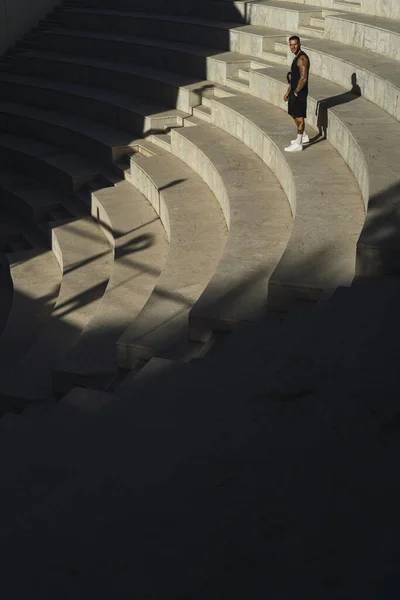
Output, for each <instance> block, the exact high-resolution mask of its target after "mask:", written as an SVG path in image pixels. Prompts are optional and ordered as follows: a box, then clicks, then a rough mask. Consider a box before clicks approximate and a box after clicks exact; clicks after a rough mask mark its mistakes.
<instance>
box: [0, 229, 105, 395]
mask: <svg viewBox="0 0 400 600" xmlns="http://www.w3.org/2000/svg"><path fill="white" fill-rule="evenodd" d="M51 228H52V235H53V238H55V239H56V240H57V245H58V247H59V248H60V254H61V264H62V271H63V275H62V281H61V288H60V291H59V294H58V297H57V302H56V304H55V307H54V309H53V311H52V312H51V315H50V322H49V323H48V324H47V326H46V327H45V328H44V329H43V330H42V332H41V333H40V335H39V337H38V338H37V339H36V341H35V343H34V345H33V346H32V347H31V349H30V350H29V352H28V353H27V354H26V355H25V356H24V358H23V359H22V360H21V361H20V362H19V363H18V364H17V365H16V366H15V368H14V369H13V371H12V372H11V373H10V374H9V377H8V378H7V379H6V380H4V381H3V382H2V386H1V389H0V394H1V397H2V404H3V405H4V403H6V402H10V403H11V404H12V403H13V402H17V403H21V402H22V403H25V402H26V403H29V402H34V401H38V400H39V401H42V400H49V399H51V397H52V390H51V371H52V368H54V366H55V365H56V364H57V362H58V361H59V360H60V358H61V357H62V356H63V355H65V353H66V352H67V350H68V349H69V348H70V347H71V346H72V345H73V344H74V343H75V342H76V340H77V338H78V337H79V335H80V333H81V331H82V330H83V329H84V327H85V326H86V324H87V323H88V321H89V320H90V318H92V317H93V316H94V314H95V311H96V310H97V308H98V305H99V301H100V300H101V297H102V296H103V294H104V291H105V289H106V286H107V283H108V280H109V277H110V273H111V269H112V253H111V252H110V247H109V244H108V242H107V241H106V238H105V237H104V235H103V234H102V232H101V231H100V229H99V226H98V225H97V224H96V223H94V221H93V220H92V219H91V218H90V217H82V218H80V219H70V220H69V221H67V222H62V223H60V224H57V223H53V224H51Z"/></svg>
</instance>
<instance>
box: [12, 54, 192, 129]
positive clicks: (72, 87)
mask: <svg viewBox="0 0 400 600" xmlns="http://www.w3.org/2000/svg"><path fill="white" fill-rule="evenodd" d="M51 58H53V59H54V56H53V55H51ZM89 64H92V63H90V61H89ZM2 81H5V82H15V83H20V84H21V85H29V86H32V87H40V88H44V89H48V90H56V91H59V92H63V93H68V94H75V95H78V96H85V97H87V98H92V99H94V100H100V101H103V102H109V103H110V104H115V105H116V106H121V107H123V108H125V109H128V110H132V112H135V113H139V114H142V115H143V116H145V115H148V116H157V115H161V114H162V115H165V114H166V113H167V114H168V115H176V116H179V117H184V116H185V113H184V112H183V111H180V110H178V109H170V108H168V107H166V106H164V105H163V104H162V103H156V102H150V101H149V100H146V101H144V100H143V99H141V98H140V97H138V96H132V95H129V96H128V95H127V94H121V93H118V92H114V91H112V90H107V89H106V88H101V89H100V88H94V87H92V86H87V85H83V84H77V83H72V82H63V81H55V80H49V79H41V78H39V77H31V76H23V75H17V74H14V73H0V82H2Z"/></svg>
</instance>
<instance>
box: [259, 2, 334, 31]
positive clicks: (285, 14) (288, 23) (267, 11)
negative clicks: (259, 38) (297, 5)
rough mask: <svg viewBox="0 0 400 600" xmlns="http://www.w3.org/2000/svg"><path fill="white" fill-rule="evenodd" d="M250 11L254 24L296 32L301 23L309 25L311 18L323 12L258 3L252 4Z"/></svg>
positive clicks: (319, 15) (317, 16) (318, 16)
mask: <svg viewBox="0 0 400 600" xmlns="http://www.w3.org/2000/svg"><path fill="white" fill-rule="evenodd" d="M249 12H250V23H251V24H252V25H259V26H261V27H272V28H273V29H281V30H283V31H294V32H295V31H297V30H298V28H299V27H300V26H301V25H306V26H307V25H308V24H309V22H310V18H312V17H315V18H320V17H321V14H322V12H321V10H310V11H296V10H290V9H285V8H276V7H274V6H268V4H256V3H255V4H251V5H250V9H249Z"/></svg>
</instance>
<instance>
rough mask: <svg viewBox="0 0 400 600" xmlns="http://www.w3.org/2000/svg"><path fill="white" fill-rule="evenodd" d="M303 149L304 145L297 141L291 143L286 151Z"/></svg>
mask: <svg viewBox="0 0 400 600" xmlns="http://www.w3.org/2000/svg"><path fill="white" fill-rule="evenodd" d="M301 150H303V145H302V144H298V143H297V142H295V143H294V144H290V146H288V147H287V148H285V152H301Z"/></svg>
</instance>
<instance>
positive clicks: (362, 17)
mask: <svg viewBox="0 0 400 600" xmlns="http://www.w3.org/2000/svg"><path fill="white" fill-rule="evenodd" d="M329 16H330V17H333V18H335V19H340V20H344V21H354V22H355V23H363V24H365V25H370V26H371V27H373V28H376V29H383V30H385V31H392V32H393V33H398V34H400V21H396V20H395V19H387V18H385V17H378V16H372V15H366V14H364V13H338V14H331V15H329Z"/></svg>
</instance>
